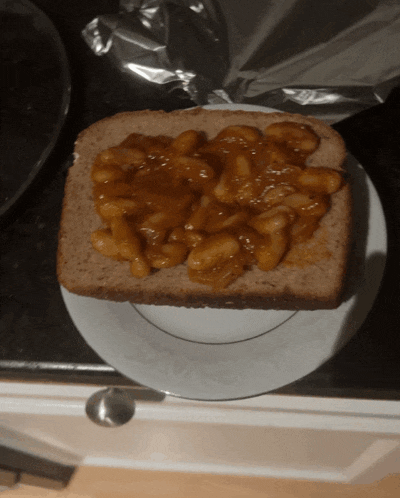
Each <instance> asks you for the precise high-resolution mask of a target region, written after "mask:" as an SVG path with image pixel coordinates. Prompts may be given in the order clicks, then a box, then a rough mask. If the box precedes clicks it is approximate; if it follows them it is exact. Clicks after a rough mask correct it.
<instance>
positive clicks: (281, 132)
mask: <svg viewBox="0 0 400 498" xmlns="http://www.w3.org/2000/svg"><path fill="white" fill-rule="evenodd" d="M265 135H266V136H267V137H270V138H273V139H275V140H277V141H281V142H285V144H286V146H287V147H289V148H292V149H294V150H298V151H300V152H306V153H308V154H311V153H312V152H314V151H315V150H316V149H317V148H318V145H319V137H318V136H317V135H316V134H315V133H314V131H313V130H312V128H310V127H309V126H307V125H300V126H299V125H298V123H291V122H281V123H273V124H271V125H269V126H267V128H266V129H265Z"/></svg>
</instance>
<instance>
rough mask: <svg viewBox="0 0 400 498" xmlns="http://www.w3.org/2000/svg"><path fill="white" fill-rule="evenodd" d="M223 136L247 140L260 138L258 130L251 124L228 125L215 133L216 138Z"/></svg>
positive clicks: (252, 140)
mask: <svg viewBox="0 0 400 498" xmlns="http://www.w3.org/2000/svg"><path fill="white" fill-rule="evenodd" d="M223 138H239V139H242V140H246V141H247V142H255V141H256V140H258V139H259V138H260V132H259V131H258V130H257V128H253V127H252V126H235V125H233V126H228V127H227V128H225V129H224V130H223V131H222V132H220V133H219V134H218V135H217V140H221V139H223Z"/></svg>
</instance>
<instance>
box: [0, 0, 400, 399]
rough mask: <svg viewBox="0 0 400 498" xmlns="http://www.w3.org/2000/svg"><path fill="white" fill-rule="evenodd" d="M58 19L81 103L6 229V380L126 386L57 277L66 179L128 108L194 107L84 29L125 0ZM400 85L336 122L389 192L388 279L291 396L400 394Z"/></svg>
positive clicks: (77, 6) (1, 340) (104, 1)
mask: <svg viewBox="0 0 400 498" xmlns="http://www.w3.org/2000/svg"><path fill="white" fill-rule="evenodd" d="M35 3H36V5H37V6H38V7H40V8H41V9H42V10H43V11H44V12H45V13H47V15H48V16H49V17H50V18H51V19H52V21H53V22H54V24H55V25H56V27H57V29H58V30H59V33H60V35H61V37H62V39H63V41H64V43H65V46H66V50H67V54H68V57H69V60H70V71H71V77H72V88H73V92H72V102H71V107H70V112H69V115H68V118H67V122H66V125H65V126H64V129H63V132H62V135H61V139H60V140H59V142H58V145H57V147H56V148H55V150H54V152H53V154H52V155H51V157H50V159H49V160H48V161H47V163H46V166H45V167H44V168H43V170H42V171H41V174H40V175H39V176H38V178H37V179H36V181H35V183H34V185H32V187H31V188H30V190H29V192H28V194H27V195H26V196H25V197H24V198H23V201H22V202H21V203H20V204H19V205H18V206H17V208H16V209H15V210H14V212H13V213H11V215H10V217H9V219H7V220H6V222H5V223H4V225H3V227H2V232H1V244H2V252H1V264H2V277H1V285H0V289H1V315H0V327H1V328H0V380H1V379H7V380H28V381H34V380H51V381H56V382H84V383H93V384H126V385H130V384H131V382H130V381H129V380H127V379H125V378H124V377H123V376H121V375H120V374H119V373H118V372H116V371H115V370H114V369H113V368H111V367H110V366H108V365H105V364H104V362H103V361H102V360H101V359H100V358H99V357H98V356H97V355H96V354H95V353H94V352H93V351H92V350H91V348H90V347H89V346H87V345H86V343H85V342H84V340H83V338H82V337H81V335H80V334H79V332H78V331H77V330H76V328H75V327H74V325H73V324H72V322H71V319H70V317H69V315H68V313H67V311H66V309H65V306H64V302H63V300H62V297H61V293H60V290H59V286H58V283H57V279H56V273H55V264H56V248H57V233H58V225H59V218H60V212H61V203H62V195H63V186H64V181H65V177H66V172H67V169H68V166H69V165H70V162H71V154H72V150H73V142H74V140H75V138H76V135H77V134H78V133H79V132H80V131H81V130H83V129H84V128H86V127H87V126H89V125H90V124H91V123H93V122H95V121H97V120H99V119H101V118H103V117H106V116H110V115H112V114H115V113H117V112H119V111H126V110H136V109H144V108H149V109H164V110H167V111H168V110H172V109H174V108H178V107H180V108H184V107H190V106H191V102H190V101H188V100H187V99H182V96H180V95H174V96H170V97H169V98H166V97H165V96H160V95H159V94H157V92H155V91H149V90H148V89H147V88H146V87H144V86H143V85H141V84H139V83H135V84H133V83H131V82H127V81H124V80H121V78H120V77H118V75H117V74H116V73H114V72H113V69H112V68H110V67H109V66H108V65H107V62H106V60H105V59H104V58H102V57H95V56H94V55H93V53H92V52H91V51H90V49H89V48H88V47H87V46H86V44H85V43H84V41H83V40H82V38H81V36H80V32H81V30H82V28H83V27H84V26H85V25H86V24H87V22H89V21H90V20H92V19H93V17H95V16H96V15H97V14H102V13H107V12H109V13H113V12H116V11H117V8H118V2H117V1H115V0H112V1H109V0H99V1H98V2H96V4H95V5H94V6H93V4H94V2H93V3H92V2H90V3H86V2H77V1H75V0H71V1H69V2H59V1H55V0H52V1H50V0H37V1H36V2H35ZM399 116H400V89H395V90H394V91H393V92H392V93H391V95H390V97H389V98H388V99H387V101H386V102H385V103H384V104H380V105H377V106H375V107H372V108H370V109H368V110H366V111H363V112H361V113H359V114H357V115H355V116H353V117H351V118H348V119H346V120H344V121H342V122H341V123H338V124H337V125H335V128H336V129H337V130H338V131H339V132H340V133H341V134H342V135H343V137H344V138H345V140H346V143H347V146H348V148H349V150H350V151H351V152H352V154H353V155H354V156H355V157H356V158H357V159H358V160H359V161H360V163H361V164H362V165H363V166H364V168H365V169H366V171H367V173H368V174H369V176H370V178H371V179H372V181H373V182H374V184H375V187H376V189H377V190H378V193H379V195H380V198H381V201H382V204H383V207H384V211H385V215H386V219H387V227H388V243H389V251H388V259H387V266H386V272H385V277H384V280H383V283H382V287H381V290H380V293H379V295H378V297H377V300H376V302H375V305H374V307H373V309H372V310H371V312H370V313H369V315H368V317H367V320H366V321H365V323H364V324H363V325H362V327H361V328H360V329H359V331H358V332H357V334H356V335H355V336H354V338H353V339H352V340H351V341H350V342H349V343H348V344H347V345H346V346H345V347H344V348H343V349H342V350H341V351H340V352H339V353H338V354H336V355H335V356H334V357H333V358H332V359H331V360H330V361H328V362H327V363H325V364H324V365H323V366H321V367H320V368H319V369H318V370H316V371H314V372H312V373H311V374H309V375H308V376H306V377H304V378H302V379H300V380H298V381H297V382H295V383H293V384H291V385H289V386H286V387H284V388H281V389H279V390H278V391H276V392H277V393H282V394H298V395H311V396H338V397H356V398H369V399H391V400H394V399H395V400H397V399H400V334H399V333H398V321H399V320H398V318H399V316H400V314H399V311H398V310H399V309H400V308H399V305H400V284H399V281H400V278H399V275H400V258H399V257H398V254H399V252H400V233H399V228H400V195H399V192H400V146H399V144H400V125H399Z"/></svg>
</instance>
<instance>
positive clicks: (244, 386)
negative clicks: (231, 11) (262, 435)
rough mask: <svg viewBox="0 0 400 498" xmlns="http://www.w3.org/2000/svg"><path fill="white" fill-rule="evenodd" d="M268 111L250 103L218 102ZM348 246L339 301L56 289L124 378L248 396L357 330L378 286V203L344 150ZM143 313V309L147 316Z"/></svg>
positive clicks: (195, 392) (305, 366) (381, 235)
mask: <svg viewBox="0 0 400 498" xmlns="http://www.w3.org/2000/svg"><path fill="white" fill-rule="evenodd" d="M212 107H213V108H225V109H226V108H229V109H243V110H257V111H265V112H271V109H267V108H263V107H257V106H237V105H222V106H212ZM349 172H350V174H351V176H352V179H353V182H354V185H355V188H354V193H353V195H354V230H355V233H356V237H355V239H356V242H355V247H354V249H353V251H352V258H353V261H352V263H351V265H350V268H351V275H350V279H349V281H350V284H349V287H348V291H347V298H346V300H345V301H344V303H343V304H342V305H341V306H340V307H339V308H338V309H336V310H321V311H320V310H318V311H299V312H296V313H293V312H286V311H257V310H244V311H238V310H211V309H203V310H193V309H192V310H190V309H184V308H175V307H170V306H160V307H158V306H143V305H140V306H136V307H135V306H133V305H132V304H130V303H115V302H111V301H104V300H98V299H93V298H87V297H80V296H77V295H74V294H71V293H69V292H68V291H66V290H65V289H63V288H62V289H61V290H62V295H63V298H64V301H65V304H66V306H67V309H68V311H69V314H70V316H71V318H72V320H73V322H74V323H75V325H76V327H77V328H78V330H79V331H80V333H81V334H82V336H83V337H84V339H85V340H86V341H87V343H88V344H89V345H90V346H91V347H92V348H93V349H94V351H96V352H97V353H98V354H99V355H100V356H101V357H102V358H103V359H104V361H106V362H107V363H109V364H110V365H112V366H113V367H114V368H116V369H117V370H118V371H119V372H121V373H122V374H123V375H125V376H126V377H128V378H130V379H132V380H134V381H136V382H138V383H140V384H143V385H145V386H148V387H150V388H152V389H156V390H159V391H163V392H165V393H167V394H171V395H175V396H180V397H184V398H189V399H197V400H228V399H240V398H245V397H251V396H256V395H260V394H263V393H266V392H268V391H272V390H274V389H278V388H279V387H282V386H285V385H287V384H289V383H291V382H294V381H296V380H298V379H300V378H301V377H303V376H305V375H307V374H309V373H311V372H312V371H314V370H315V369H316V368H318V367H319V366H320V365H322V364H323V363H324V362H325V361H327V360H328V359H329V358H331V357H332V355H334V354H335V353H336V352H337V351H338V350H339V349H340V348H341V347H342V346H343V345H344V344H346V342H347V341H348V340H349V339H350V338H351V337H352V336H353V335H354V334H355V333H356V331H357V330H358V329H359V327H360V326H361V324H362V323H363V321H364V320H365V318H366V316H367V314H368V312H369V311H370V309H371V307H372V305H373V302H374V300H375V297H376V295H377V293H378V290H379V286H380V283H381V280H382V276H383V271H384V266H385V260H386V250H387V241H386V224H385V218H384V214H383V209H382V205H381V203H380V200H379V197H378V194H377V192H376V190H375V187H374V186H373V184H372V182H371V180H370V178H369V177H368V176H367V174H366V173H365V171H364V169H363V168H362V167H361V166H360V165H359V164H358V163H357V162H356V161H355V160H354V159H353V158H351V157H350V159H349ZM145 317H147V318H145Z"/></svg>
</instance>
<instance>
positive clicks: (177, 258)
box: [145, 242, 188, 269]
mask: <svg viewBox="0 0 400 498" xmlns="http://www.w3.org/2000/svg"><path fill="white" fill-rule="evenodd" d="M187 252H188V249H187V247H186V245H185V244H181V243H179V242H168V243H167V244H163V245H161V246H152V247H149V248H148V249H147V250H146V251H145V255H146V257H147V260H148V261H149V263H150V265H151V266H152V267H153V268H157V269H161V268H172V267H173V266H176V265H179V264H181V263H183V262H184V261H185V260H186V255H187Z"/></svg>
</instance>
